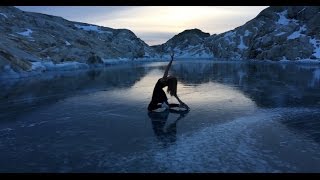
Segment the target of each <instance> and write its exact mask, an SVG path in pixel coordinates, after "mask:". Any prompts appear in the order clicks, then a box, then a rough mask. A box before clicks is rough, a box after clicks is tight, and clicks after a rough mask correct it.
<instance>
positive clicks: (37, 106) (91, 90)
mask: <svg viewBox="0 0 320 180" xmlns="http://www.w3.org/2000/svg"><path fill="white" fill-rule="evenodd" d="M167 63H168V62H154V63H138V64H127V65H117V66H110V67H107V68H105V69H100V70H90V71H77V72H67V73H65V74H62V73H60V74H51V75H49V74H47V75H43V76H41V77H33V78H26V79H21V80H19V81H14V80H10V81H9V80H8V81H5V82H4V81H2V82H0V86H1V91H0V152H1V153H0V172H320V67H319V66H317V65H302V64H300V65H298V64H290V63H288V64H276V63H267V62H260V63H239V62H212V61H197V62H191V61H175V62H173V66H172V69H171V70H170V72H169V74H171V75H175V76H176V77H177V78H178V95H179V97H180V98H181V99H182V100H183V101H184V102H185V103H186V104H188V105H189V107H190V108H191V110H190V112H189V113H184V114H177V113H172V112H168V111H166V112H163V113H159V114H148V111H147V106H148V104H149V102H150V99H151V96H152V91H153V87H154V85H155V83H156V81H157V80H158V78H160V77H162V76H163V72H164V68H165V66H166V65H167ZM165 89H166V88H165ZM167 96H168V98H169V101H171V102H176V100H175V99H174V98H172V97H170V96H169V95H167Z"/></svg>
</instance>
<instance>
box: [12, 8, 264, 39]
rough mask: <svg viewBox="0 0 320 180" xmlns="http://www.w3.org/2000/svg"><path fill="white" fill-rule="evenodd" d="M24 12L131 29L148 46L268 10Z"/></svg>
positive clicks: (221, 28)
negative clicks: (178, 35)
mask: <svg viewBox="0 0 320 180" xmlns="http://www.w3.org/2000/svg"><path fill="white" fill-rule="evenodd" d="M16 7H17V8H19V9H21V10H23V11H30V12H39V13H43V14H49V15H54V16H60V17H63V18H65V19H67V20H70V21H76V22H84V23H89V24H95V25H99V26H104V27H110V28H115V29H122V28H125V29H129V30H131V31H132V32H134V33H135V34H136V35H137V37H139V38H140V39H142V40H143V41H145V42H146V43H147V44H148V45H157V44H162V43H165V42H166V41H168V40H169V39H170V38H172V37H173V36H174V35H176V34H178V33H180V32H182V31H184V30H186V29H194V28H198V29H200V30H202V31H203V32H207V33H210V34H211V35H212V34H219V33H223V32H226V31H229V30H232V29H234V28H236V27H238V26H241V25H243V24H245V23H246V22H248V21H250V20H251V19H253V18H254V17H256V16H257V15H258V14H259V13H260V12H261V11H262V10H263V9H265V8H267V6H16Z"/></svg>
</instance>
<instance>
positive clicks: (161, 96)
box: [148, 79, 168, 111]
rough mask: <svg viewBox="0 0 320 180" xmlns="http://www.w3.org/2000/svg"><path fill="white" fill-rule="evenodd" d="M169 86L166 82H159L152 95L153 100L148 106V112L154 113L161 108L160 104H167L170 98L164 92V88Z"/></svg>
mask: <svg viewBox="0 0 320 180" xmlns="http://www.w3.org/2000/svg"><path fill="white" fill-rule="evenodd" d="M166 86H167V84H165V83H164V82H161V81H160V79H159V80H158V81H157V83H156V85H155V86H154V89H153V93H152V99H151V102H150V104H149V106H148V110H149V111H152V110H155V109H157V108H160V107H161V105H159V104H158V103H160V104H162V103H163V102H167V101H168V98H167V96H166V93H165V92H164V91H163V89H162V88H164V87H166Z"/></svg>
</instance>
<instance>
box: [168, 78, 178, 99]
mask: <svg viewBox="0 0 320 180" xmlns="http://www.w3.org/2000/svg"><path fill="white" fill-rule="evenodd" d="M166 81H167V83H166V84H167V86H168V88H167V92H168V93H169V94H170V95H171V96H173V95H176V94H177V84H178V80H177V78H176V77H173V76H169V77H167V78H166Z"/></svg>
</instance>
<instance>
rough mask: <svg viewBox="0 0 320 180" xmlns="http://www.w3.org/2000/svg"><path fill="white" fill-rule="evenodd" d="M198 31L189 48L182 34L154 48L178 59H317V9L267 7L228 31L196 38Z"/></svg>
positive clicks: (319, 45)
mask: <svg viewBox="0 0 320 180" xmlns="http://www.w3.org/2000/svg"><path fill="white" fill-rule="evenodd" d="M191 31H192V30H191ZM199 31H200V30H198V32H194V33H191V34H189V36H188V39H192V38H195V39H198V41H197V42H198V44H193V45H191V47H192V48H188V46H186V45H185V44H186V42H187V41H186V38H182V35H181V36H180V37H181V38H176V36H175V37H173V38H172V39H170V40H169V41H167V42H166V43H164V44H162V45H159V46H155V47H153V48H155V50H156V51H157V52H158V53H159V54H161V53H162V52H164V53H167V51H168V50H167V49H168V47H171V48H173V49H174V50H175V51H176V52H177V53H176V54H177V56H180V57H184V56H185V57H188V56H189V57H201V56H202V55H203V54H204V52H205V53H207V54H208V56H210V55H211V56H212V57H214V58H222V59H258V60H265V59H266V60H284V59H286V60H299V59H320V33H319V32H320V7H319V6H309V7H308V6H287V7H269V8H266V9H264V10H263V11H261V12H260V13H259V14H258V15H257V16H256V17H255V18H254V19H252V20H250V21H248V22H247V23H245V24H244V25H242V26H240V27H237V28H235V29H233V30H231V31H228V32H225V33H221V34H218V35H216V34H214V35H211V36H209V37H205V36H201V37H202V38H198V35H199ZM184 32H186V31H184ZM184 32H182V33H180V34H183V33H184ZM200 32H201V31H200ZM177 36H179V35H177ZM172 42H174V43H172ZM160 47H164V49H161V48H160ZM186 47H187V48H186Z"/></svg>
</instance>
